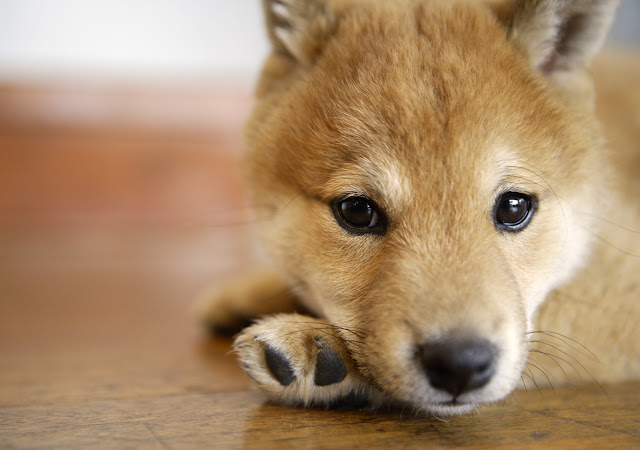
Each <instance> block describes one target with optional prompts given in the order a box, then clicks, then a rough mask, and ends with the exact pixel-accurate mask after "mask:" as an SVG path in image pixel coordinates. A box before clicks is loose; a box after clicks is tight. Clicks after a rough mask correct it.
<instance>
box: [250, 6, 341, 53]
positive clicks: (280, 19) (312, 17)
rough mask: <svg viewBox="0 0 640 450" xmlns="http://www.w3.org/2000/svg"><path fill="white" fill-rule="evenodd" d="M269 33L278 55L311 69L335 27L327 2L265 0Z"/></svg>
mask: <svg viewBox="0 0 640 450" xmlns="http://www.w3.org/2000/svg"><path fill="white" fill-rule="evenodd" d="M262 5H263V8H264V14H265V18H266V25H267V33H268V34H269V39H270V40H271V44H272V46H273V50H274V51H276V52H277V53H279V54H281V55H284V56H287V57H289V58H291V59H293V60H295V61H296V62H297V63H299V64H301V65H304V66H308V65H311V64H313V63H314V61H315V59H316V58H317V56H318V55H319V54H320V53H321V52H322V50H323V48H324V46H325V44H326V41H327V40H328V39H329V37H330V36H331V34H332V33H333V30H334V28H335V19H334V15H333V13H332V11H331V9H330V8H329V6H328V5H327V4H326V3H325V1H324V0H262Z"/></svg>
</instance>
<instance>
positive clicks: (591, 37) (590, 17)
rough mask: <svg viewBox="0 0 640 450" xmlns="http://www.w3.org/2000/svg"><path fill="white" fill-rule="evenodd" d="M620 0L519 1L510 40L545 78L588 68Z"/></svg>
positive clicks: (513, 18) (510, 31) (602, 40)
mask: <svg viewBox="0 0 640 450" xmlns="http://www.w3.org/2000/svg"><path fill="white" fill-rule="evenodd" d="M618 3H619V0H518V1H516V3H515V5H514V6H513V9H512V16H511V18H510V24H509V38H510V40H511V41H512V42H514V44H515V45H517V46H518V47H520V48H521V49H522V50H523V51H524V52H525V53H526V55H527V57H528V59H529V61H530V63H531V65H532V67H533V68H534V69H535V70H538V71H540V72H542V73H543V74H545V75H553V74H555V73H561V72H565V73H566V72H570V71H573V70H576V69H581V68H583V67H586V66H588V65H589V64H590V63H591V60H592V59H593V57H594V56H595V55H596V53H597V52H598V51H599V50H600V47H601V46H602V44H603V42H604V40H605V37H606V35H607V32H608V30H609V27H610V26H611V22H612V21H613V17H614V14H615V10H616V8H617V6H618Z"/></svg>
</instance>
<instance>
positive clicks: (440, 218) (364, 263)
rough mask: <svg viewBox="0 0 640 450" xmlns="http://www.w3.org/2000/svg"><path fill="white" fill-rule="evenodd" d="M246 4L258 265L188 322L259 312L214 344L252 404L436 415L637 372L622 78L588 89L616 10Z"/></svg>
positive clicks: (631, 199)
mask: <svg viewBox="0 0 640 450" xmlns="http://www.w3.org/2000/svg"><path fill="white" fill-rule="evenodd" d="M263 3H264V10H265V13H266V23H267V29H268V33H269V37H270V40H271V43H272V46H273V51H272V53H271V55H270V57H269V59H268V60H267V61H266V64H265V66H264V69H263V72H262V76H261V79H260V81H259V84H258V87H257V91H256V98H257V102H256V105H255V109H254V111H253V114H252V116H251V118H250V120H249V123H248V126H247V130H246V143H247V150H248V152H247V161H246V163H247V164H246V166H247V174H248V176H247V179H248V185H249V188H250V192H251V195H252V201H253V204H254V205H255V208H256V212H257V214H258V216H259V218H260V220H259V231H260V234H261V236H262V240H263V242H264V246H265V248H266V250H267V252H268V254H269V255H270V257H271V258H272V259H273V261H274V265H275V267H276V269H275V271H274V273H268V272H265V273H260V274H253V275H250V276H247V277H246V278H243V279H240V280H234V281H232V282H230V283H229V284H228V285H226V286H220V287H218V288H217V289H216V290H214V291H213V292H208V293H207V294H206V295H205V297H204V299H203V300H201V302H200V306H199V314H200V317H201V319H202V320H204V321H205V322H206V323H207V324H209V325H210V326H213V327H216V328H218V329H222V328H224V329H226V330H230V329H235V328H237V327H240V326H241V324H242V323H244V322H246V321H248V320H251V319H253V318H255V317H256V316H263V317H261V318H260V319H259V320H257V321H256V322H255V323H254V324H253V325H251V326H249V327H248V328H245V329H244V330H243V331H242V332H240V334H239V335H237V337H236V340H235V349H236V351H237V354H238V356H239V359H240V361H241V363H242V366H243V367H244V369H245V370H246V372H247V374H248V375H249V376H250V377H251V378H252V379H253V380H255V382H256V383H257V385H258V386H259V387H260V388H261V389H262V390H263V391H264V392H265V393H266V395H267V396H268V397H269V398H270V399H272V400H274V401H277V402H281V403H285V404H295V405H306V406H325V407H332V406H344V405H350V406H363V405H365V404H368V405H372V406H378V405H382V404H395V405H402V406H404V407H407V406H408V407H410V408H412V409H414V410H416V411H426V412H431V413H435V414H439V415H454V414H460V413H465V412H469V411H471V410H472V409H474V408H475V407H476V406H478V405H481V404H484V403H488V402H495V401H497V400H500V399H502V398H504V397H505V396H506V395H508V394H509V393H510V392H511V391H512V390H513V389H514V388H517V387H518V386H520V387H523V386H524V387H526V386H527V385H532V384H535V385H537V386H543V385H548V384H552V385H560V384H563V383H579V382H586V381H592V382H593V381H597V382H599V383H609V382H617V381H621V380H626V379H632V378H638V376H639V374H640V333H639V331H638V330H639V329H640V327H639V326H638V322H639V318H640V306H639V305H640V301H639V299H638V296H639V294H640V286H639V284H638V277H639V275H638V274H640V257H639V256H640V235H639V234H638V232H637V231H633V230H640V201H639V200H638V199H639V198H640V149H638V142H640V133H639V129H640V126H639V117H640V115H639V110H640V109H639V108H638V105H640V101H639V90H638V80H639V78H638V74H640V70H639V66H640V64H638V63H637V59H636V61H632V60H627V61H625V60H624V59H623V60H621V61H619V63H618V64H621V65H618V66H613V65H607V66H605V70H604V71H605V72H607V71H608V72H610V73H611V74H612V75H613V76H614V77H613V78H612V77H609V78H608V80H613V81H607V78H606V73H605V74H604V75H605V76H604V77H603V89H604V91H605V92H606V93H607V95H608V96H609V98H611V99H612V100H611V101H609V102H608V100H606V99H604V98H603V99H596V96H595V90H594V83H593V81H592V76H591V72H590V66H591V63H592V59H593V58H594V56H595V54H596V53H597V51H598V50H599V48H600V46H601V45H602V43H603V41H604V39H605V35H606V32H607V29H608V27H609V25H610V23H611V21H612V18H613V15H614V12H615V8H616V5H617V2H616V1H613V0H592V1H588V2H587V1H581V0H575V1H571V0H521V1H491V2H481V1H466V2H465V1H451V0H443V1H437V0H384V1H383V0H379V1H372V0H369V1H366V0H360V1H347V0H332V1H330V0H265V1H264V2H263ZM621 74H623V75H622V76H623V77H626V78H627V79H628V80H629V84H628V85H627V86H624V85H621V84H620V83H619V82H618V81H617V80H620V75H621ZM616 75H618V78H615V76H616ZM633 80H635V83H634V82H632V81H633ZM596 100H597V101H596ZM596 104H597V105H598V107H599V108H601V111H603V112H605V113H607V114H608V115H609V117H602V119H603V120H604V123H605V124H606V125H607V127H606V128H604V131H603V128H602V127H601V125H600V124H599V123H598V121H597V120H596V116H597V115H598V114H596V108H595V105H596ZM605 137H606V138H608V142H607V139H605ZM296 305H298V306H296ZM296 308H304V311H306V315H301V314H296V313H293V312H292V311H294V310H295V309H296Z"/></svg>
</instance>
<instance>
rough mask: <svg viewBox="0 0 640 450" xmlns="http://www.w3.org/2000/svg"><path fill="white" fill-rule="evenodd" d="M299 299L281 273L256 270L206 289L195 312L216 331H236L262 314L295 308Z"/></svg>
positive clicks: (215, 332)
mask: <svg viewBox="0 0 640 450" xmlns="http://www.w3.org/2000/svg"><path fill="white" fill-rule="evenodd" d="M296 303H297V302H296V298H295V296H294V294H293V292H292V291H291V289H290V288H289V286H288V285H287V284H286V283H285V282H284V280H282V278H281V277H279V276H278V275H277V274H275V273H273V272H269V271H256V272H253V273H250V274H247V275H244V276H242V277H240V278H235V279H231V280H229V281H226V282H225V283H217V284H215V285H214V286H212V287H209V288H207V289H205V290H204V291H203V292H202V293H201V294H200V296H199V298H198V300H197V302H196V309H195V314H196V317H197V319H198V320H199V321H200V322H201V323H202V324H203V325H204V326H205V327H206V328H207V329H209V330H210V331H211V332H212V333H214V334H223V335H232V334H235V333H237V332H239V331H240V330H242V329H243V328H244V327H246V326H248V325H249V324H251V323H252V322H253V320H254V319H256V318H258V317H260V316H264V315H266V314H274V313H282V312H293V311H295V310H296V306H297V305H296Z"/></svg>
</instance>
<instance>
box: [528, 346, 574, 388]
mask: <svg viewBox="0 0 640 450" xmlns="http://www.w3.org/2000/svg"><path fill="white" fill-rule="evenodd" d="M529 351H530V352H532V353H540V354H541V355H544V356H546V357H547V358H549V359H551V360H552V361H553V362H554V363H556V365H557V366H558V368H559V369H560V370H561V371H562V373H563V374H564V377H565V378H566V379H567V382H568V383H569V386H571V387H572V388H573V389H574V390H575V386H574V385H573V383H572V382H571V378H569V376H568V375H567V372H565V370H564V367H562V365H561V364H560V363H559V362H558V361H556V358H558V359H560V360H561V361H564V362H566V363H567V364H569V365H570V366H571V367H572V368H573V369H574V370H575V367H574V366H573V364H571V363H570V362H568V361H567V360H566V359H563V358H561V357H559V356H556V355H552V354H550V353H547V352H543V351H542V350H537V349H531V350H529Z"/></svg>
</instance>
